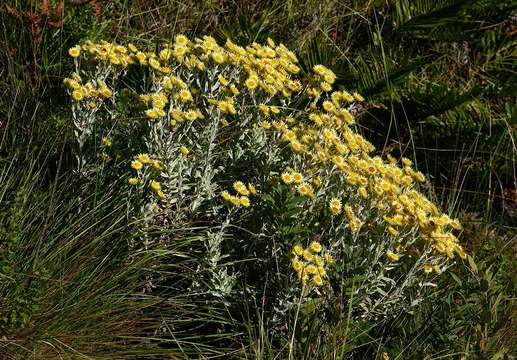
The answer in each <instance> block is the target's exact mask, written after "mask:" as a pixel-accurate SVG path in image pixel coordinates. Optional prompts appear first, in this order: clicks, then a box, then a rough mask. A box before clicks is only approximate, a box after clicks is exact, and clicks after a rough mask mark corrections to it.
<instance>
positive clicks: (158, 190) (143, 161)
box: [128, 154, 165, 198]
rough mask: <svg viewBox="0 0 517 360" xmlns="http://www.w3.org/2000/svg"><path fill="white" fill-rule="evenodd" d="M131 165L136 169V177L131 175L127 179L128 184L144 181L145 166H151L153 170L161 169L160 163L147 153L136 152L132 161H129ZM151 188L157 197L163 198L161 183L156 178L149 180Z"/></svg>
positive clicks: (133, 184)
mask: <svg viewBox="0 0 517 360" xmlns="http://www.w3.org/2000/svg"><path fill="white" fill-rule="evenodd" d="M131 167H132V168H133V169H134V170H136V171H137V177H131V178H129V179H128V183H129V185H132V186H136V185H138V184H141V183H144V182H145V180H146V178H147V176H146V174H145V173H144V171H143V170H144V169H145V168H151V169H153V170H158V171H161V170H163V166H162V163H161V162H160V161H159V160H157V159H153V158H152V157H151V156H150V155H149V154H138V155H137V156H135V158H134V159H133V161H132V162H131ZM149 186H150V188H151V190H152V191H153V192H154V193H155V194H156V195H157V196H158V197H159V198H164V197H165V194H164V192H163V190H162V187H161V184H160V183H159V182H158V181H156V180H154V179H153V180H151V181H150V183H149Z"/></svg>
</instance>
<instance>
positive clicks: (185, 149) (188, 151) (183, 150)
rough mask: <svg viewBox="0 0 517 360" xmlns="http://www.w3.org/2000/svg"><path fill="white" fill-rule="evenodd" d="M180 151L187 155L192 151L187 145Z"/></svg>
mask: <svg viewBox="0 0 517 360" xmlns="http://www.w3.org/2000/svg"><path fill="white" fill-rule="evenodd" d="M180 152H181V155H183V156H187V155H188V154H189V153H190V150H189V149H187V147H186V146H182V147H180Z"/></svg>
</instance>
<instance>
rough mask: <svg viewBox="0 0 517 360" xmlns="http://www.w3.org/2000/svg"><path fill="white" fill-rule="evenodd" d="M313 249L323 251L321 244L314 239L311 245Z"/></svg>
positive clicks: (317, 251)
mask: <svg viewBox="0 0 517 360" xmlns="http://www.w3.org/2000/svg"><path fill="white" fill-rule="evenodd" d="M310 249H311V251H313V252H315V253H319V252H320V251H321V244H320V243H319V242H317V241H313V242H312V243H311V246H310Z"/></svg>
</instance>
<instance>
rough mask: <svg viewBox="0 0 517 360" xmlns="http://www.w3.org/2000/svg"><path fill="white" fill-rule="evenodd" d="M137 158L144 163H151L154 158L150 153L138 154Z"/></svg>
mask: <svg viewBox="0 0 517 360" xmlns="http://www.w3.org/2000/svg"><path fill="white" fill-rule="evenodd" d="M136 160H138V161H140V162H141V163H142V164H149V163H151V162H152V159H151V157H150V156H149V154H138V155H137V156H136Z"/></svg>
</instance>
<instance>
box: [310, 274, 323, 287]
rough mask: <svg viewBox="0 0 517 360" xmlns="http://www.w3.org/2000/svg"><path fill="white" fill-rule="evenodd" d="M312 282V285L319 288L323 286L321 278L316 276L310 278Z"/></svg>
mask: <svg viewBox="0 0 517 360" xmlns="http://www.w3.org/2000/svg"><path fill="white" fill-rule="evenodd" d="M312 281H313V282H314V285H317V286H321V285H322V284H323V280H322V279H321V276H319V275H316V276H314V277H313V278H312Z"/></svg>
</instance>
